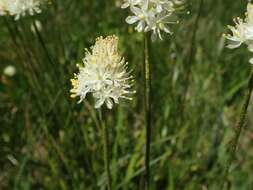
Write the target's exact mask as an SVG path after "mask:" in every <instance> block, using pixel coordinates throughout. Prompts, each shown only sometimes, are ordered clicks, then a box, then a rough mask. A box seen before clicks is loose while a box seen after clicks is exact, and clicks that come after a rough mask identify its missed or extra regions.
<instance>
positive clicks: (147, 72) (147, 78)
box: [143, 33, 151, 190]
mask: <svg viewBox="0 0 253 190" xmlns="http://www.w3.org/2000/svg"><path fill="white" fill-rule="evenodd" d="M149 51H150V34H149V33H145V34H144V65H143V69H144V97H145V98H144V99H145V103H144V107H145V125H146V155H145V168H146V176H145V188H146V190H148V189H149V186H150V166H149V161H150V141H151V67H150V62H149Z"/></svg>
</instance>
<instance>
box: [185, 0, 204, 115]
mask: <svg viewBox="0 0 253 190" xmlns="http://www.w3.org/2000/svg"><path fill="white" fill-rule="evenodd" d="M203 3H204V0H199V8H198V13H197V16H196V20H195V23H194V26H193V31H192V36H191V43H190V50H189V56H188V57H189V58H188V60H187V63H186V71H185V72H184V75H185V80H184V82H185V83H186V84H185V89H184V91H183V92H184V93H183V97H182V103H181V109H180V114H181V115H182V117H184V109H185V101H186V95H187V91H188V89H189V85H190V77H191V67H192V65H193V58H194V55H195V51H196V48H195V41H196V34H197V30H198V25H199V19H200V16H201V10H202V7H203Z"/></svg>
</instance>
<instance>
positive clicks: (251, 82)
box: [221, 70, 253, 189]
mask: <svg viewBox="0 0 253 190" xmlns="http://www.w3.org/2000/svg"><path fill="white" fill-rule="evenodd" d="M252 89H253V70H252V71H251V74H250V78H249V81H248V88H247V92H246V95H245V100H244V104H243V107H242V110H241V114H240V120H239V122H238V123H237V125H236V128H235V136H234V138H233V141H232V146H231V149H230V151H229V154H230V155H229V156H230V157H229V159H228V164H227V167H226V169H225V174H224V178H223V180H222V188H221V189H223V186H224V182H225V179H227V176H228V173H229V169H230V166H231V164H232V162H233V160H234V158H235V152H236V149H237V146H238V142H239V138H240V135H241V132H242V129H243V127H244V125H245V119H246V115H247V110H248V107H249V103H250V97H251V93H252Z"/></svg>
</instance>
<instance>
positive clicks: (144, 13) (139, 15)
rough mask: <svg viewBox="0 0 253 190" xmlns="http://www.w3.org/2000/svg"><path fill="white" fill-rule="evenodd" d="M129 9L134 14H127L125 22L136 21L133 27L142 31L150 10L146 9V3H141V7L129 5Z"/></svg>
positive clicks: (131, 22)
mask: <svg viewBox="0 0 253 190" xmlns="http://www.w3.org/2000/svg"><path fill="white" fill-rule="evenodd" d="M130 9H131V11H132V12H133V13H134V16H128V17H127V18H126V22H127V23H128V24H134V23H136V22H138V24H137V26H136V27H135V29H136V30H137V31H138V32H142V31H144V29H145V27H146V24H147V20H148V17H150V16H151V15H150V14H151V12H149V11H148V4H143V5H142V6H141V7H131V8H130Z"/></svg>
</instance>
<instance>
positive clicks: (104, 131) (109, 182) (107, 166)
mask: <svg viewBox="0 0 253 190" xmlns="http://www.w3.org/2000/svg"><path fill="white" fill-rule="evenodd" d="M98 115H99V120H100V124H101V128H102V138H103V145H104V165H105V172H106V177H107V187H108V190H112V178H111V171H110V158H109V140H108V129H107V127H106V126H105V122H104V121H103V117H102V110H101V109H99V111H98Z"/></svg>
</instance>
